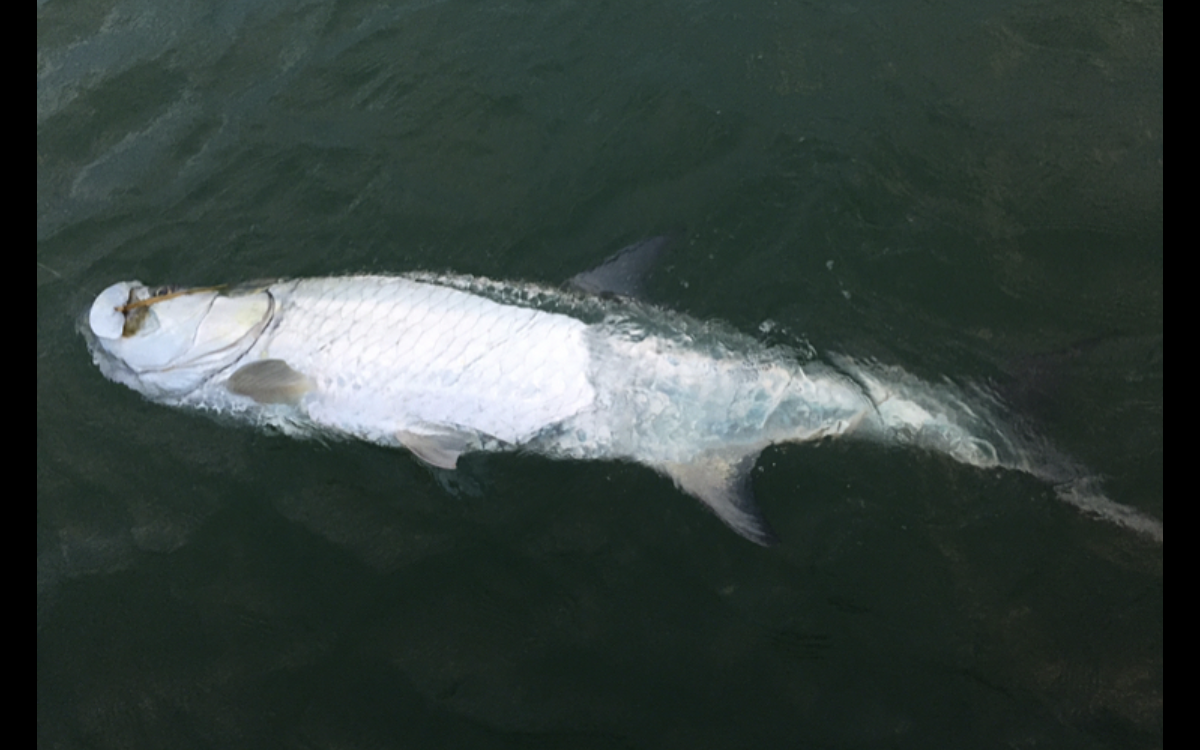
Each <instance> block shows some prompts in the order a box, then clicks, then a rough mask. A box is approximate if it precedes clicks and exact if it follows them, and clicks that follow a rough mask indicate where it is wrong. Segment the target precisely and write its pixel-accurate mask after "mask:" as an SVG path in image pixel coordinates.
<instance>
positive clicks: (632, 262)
mask: <svg viewBox="0 0 1200 750" xmlns="http://www.w3.org/2000/svg"><path fill="white" fill-rule="evenodd" d="M672 239H673V238H672V237H671V236H668V235H664V236H661V237H651V238H650V239H646V240H641V241H639V242H635V243H633V244H632V245H629V246H628V247H624V248H622V249H620V250H618V251H617V252H616V253H615V254H613V255H611V256H609V258H608V260H606V261H604V262H603V263H601V264H600V265H599V266H597V267H596V268H593V269H591V270H590V271H584V272H583V273H580V274H576V275H575V276H572V277H571V279H570V281H569V282H567V283H568V284H569V285H570V286H572V287H574V288H576V289H578V290H580V291H583V292H587V293H589V294H600V295H605V294H612V295H618V296H621V297H635V298H637V297H641V295H642V290H643V287H644V285H645V281H646V279H647V278H648V277H649V276H650V273H651V272H652V271H653V270H654V267H655V266H656V265H657V264H658V262H659V260H660V259H661V258H662V255H663V253H664V252H665V251H666V249H667V248H668V247H669V246H670V244H671V242H672Z"/></svg>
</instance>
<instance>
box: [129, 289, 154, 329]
mask: <svg viewBox="0 0 1200 750" xmlns="http://www.w3.org/2000/svg"><path fill="white" fill-rule="evenodd" d="M139 291H141V292H143V294H139V293H138V292H139ZM146 291H151V294H148V295H147V294H144V292H146ZM159 294H160V292H159V291H158V290H157V289H155V290H145V289H143V290H138V289H130V290H129V300H128V301H127V302H126V303H125V304H126V307H125V324H124V325H123V326H122V327H121V337H122V338H129V337H130V336H133V335H135V334H137V332H138V331H140V330H141V329H142V326H143V324H145V322H146V318H147V317H148V316H149V315H150V306H149V305H139V306H136V307H134V306H133V304H134V303H135V302H140V301H141V300H143V299H148V298H151V297H157V296H158V295H159Z"/></svg>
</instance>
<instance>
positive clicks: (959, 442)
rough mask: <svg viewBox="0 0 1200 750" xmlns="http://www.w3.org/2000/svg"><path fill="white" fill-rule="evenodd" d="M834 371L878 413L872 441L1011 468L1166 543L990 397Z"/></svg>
mask: <svg viewBox="0 0 1200 750" xmlns="http://www.w3.org/2000/svg"><path fill="white" fill-rule="evenodd" d="M835 364H837V366H838V367H839V368H841V369H842V370H843V371H844V372H845V373H846V374H847V375H849V376H850V377H852V378H854V379H855V380H856V381H857V382H858V383H859V385H860V386H861V387H862V388H863V391H864V392H865V393H866V395H867V397H868V398H870V400H871V401H872V403H873V404H874V406H875V414H874V418H873V419H869V420H864V425H863V427H862V428H860V429H864V430H866V432H867V435H868V436H870V437H874V438H877V439H881V440H885V441H888V442H898V443H902V444H909V445H915V446H918V447H921V448H925V449H927V450H931V451H934V452H937V453H944V454H946V455H947V456H950V457H951V458H953V459H954V460H956V461H959V462H961V463H964V464H968V465H970V466H976V467H979V468H983V469H986V468H996V467H998V468H1007V469H1015V470H1017V471H1021V472H1024V473H1026V474H1030V475H1032V476H1035V477H1037V478H1038V479H1041V480H1043V481H1045V482H1048V483H1049V484H1051V485H1053V486H1054V490H1055V493H1056V494H1057V495H1058V497H1059V498H1060V499H1061V500H1063V501H1065V502H1067V503H1069V504H1071V505H1073V506H1075V507H1076V508H1078V509H1080V510H1081V511H1083V512H1085V513H1087V514H1088V515H1092V516H1095V517H1097V518H1101V519H1104V520H1106V521H1109V522H1110V523H1115V524H1117V525H1119V526H1124V527H1126V528H1128V529H1132V530H1133V531H1136V532H1138V533H1140V534H1144V535H1146V536H1148V537H1150V538H1151V539H1153V540H1155V541H1157V542H1162V540H1163V525H1162V521H1159V520H1157V519H1155V518H1151V517H1150V516H1147V515H1145V514H1143V513H1141V512H1139V511H1137V510H1135V509H1134V508H1131V507H1129V506H1127V505H1122V504H1121V503H1118V502H1115V501H1113V500H1111V499H1109V498H1108V497H1106V496H1105V495H1104V494H1103V492H1102V491H1101V490H1100V479H1099V478H1098V477H1097V476H1095V475H1094V474H1091V473H1089V472H1088V471H1087V470H1086V469H1085V468H1084V467H1083V466H1081V465H1080V464H1078V463H1077V462H1075V461H1073V460H1072V459H1070V458H1069V457H1067V456H1065V455H1063V454H1062V453H1061V452H1059V451H1058V450H1056V449H1055V448H1054V447H1053V446H1051V445H1050V444H1049V443H1048V441H1046V440H1045V439H1044V438H1041V437H1039V436H1037V435H1036V434H1035V433H1034V432H1033V431H1032V430H1029V429H1027V428H1025V427H1023V426H1022V425H1021V424H1020V423H1019V421H1018V420H1016V419H1012V418H1004V417H1002V415H1003V414H1005V412H1006V411H1007V409H1005V407H1004V405H1003V403H1002V402H1001V401H1000V399H999V398H998V397H997V396H996V395H995V394H994V393H992V392H990V391H989V390H987V389H985V388H982V387H979V386H975V387H972V388H970V389H967V388H963V387H962V386H959V385H957V384H955V383H952V382H950V381H945V382H943V383H941V384H937V385H935V384H932V383H927V382H925V381H922V380H920V379H919V378H917V377H915V376H913V375H911V374H909V373H908V372H905V371H904V370H902V369H900V368H899V367H892V366H885V365H881V364H879V363H877V362H864V361H859V360H854V359H850V358H848V357H838V358H836V359H835Z"/></svg>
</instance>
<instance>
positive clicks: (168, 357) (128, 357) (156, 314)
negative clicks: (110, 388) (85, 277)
mask: <svg viewBox="0 0 1200 750" xmlns="http://www.w3.org/2000/svg"><path fill="white" fill-rule="evenodd" d="M274 309H275V304H274V299H273V298H272V296H271V294H270V292H269V291H267V290H266V289H265V288H262V287H257V288H250V289H238V290H228V289H224V288H220V287H207V288H200V289H184V290H179V289H171V288H165V289H164V288H152V287H147V286H146V285H145V284H142V283H141V282H140V281H122V282H119V283H116V284H113V285H112V286H110V287H108V288H107V289H105V290H104V291H103V292H100V294H99V296H97V297H96V301H95V302H93V303H92V307H91V309H90V310H89V311H88V314H87V318H86V320H84V321H81V325H80V328H81V329H82V332H83V334H84V337H85V338H86V339H87V340H88V346H89V347H90V348H91V351H92V358H93V359H94V360H95V362H96V364H97V365H98V366H99V367H100V369H101V371H102V372H103V373H104V375H105V376H106V377H108V378H109V379H110V380H114V381H116V382H119V383H122V384H124V385H127V386H129V387H130V388H132V389H134V390H136V391H139V392H141V393H143V394H145V395H146V396H149V397H151V398H155V399H159V400H166V399H172V398H179V397H182V396H184V395H186V394H187V393H190V392H191V391H193V390H195V389H196V388H198V387H199V386H201V385H202V384H204V383H205V382H207V381H208V380H209V379H210V378H212V377H213V376H214V375H216V374H217V373H219V372H220V371H222V370H224V369H225V368H227V367H228V366H229V365H231V364H233V363H234V362H236V361H237V360H238V359H240V358H241V357H242V356H243V355H244V354H245V353H246V352H247V351H248V350H249V349H250V347H252V346H253V345H254V343H255V342H256V341H257V340H258V337H259V335H261V333H262V331H263V330H264V329H265V328H266V326H267V324H268V323H269V322H270V320H271V318H272V317H273V315H274Z"/></svg>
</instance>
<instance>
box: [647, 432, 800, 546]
mask: <svg viewBox="0 0 1200 750" xmlns="http://www.w3.org/2000/svg"><path fill="white" fill-rule="evenodd" d="M757 457H758V451H754V452H753V453H748V454H746V453H743V454H735V453H730V452H716V451H714V452H710V453H704V454H701V455H700V456H697V457H696V458H695V459H693V460H691V461H688V462H687V463H660V464H657V465H656V466H657V468H658V469H659V470H660V471H662V472H663V473H664V474H666V475H667V476H669V477H670V478H671V479H673V480H674V481H675V484H676V485H678V486H679V489H681V490H683V491H684V492H686V493H688V494H689V495H693V496H695V497H696V498H698V499H699V500H700V502H702V503H704V504H705V505H707V506H708V507H709V509H710V510H712V512H713V513H716V514H717V518H720V519H721V520H722V521H724V522H725V524H726V525H727V526H729V528H731V529H733V530H734V531H736V532H737V533H738V534H740V535H741V536H743V537H745V538H746V539H749V540H750V541H752V542H754V543H755V544H761V545H762V546H764V547H770V546H772V545H774V544H776V543H778V541H779V537H777V536H776V535H775V532H774V531H772V530H771V527H770V525H769V524H768V523H767V521H766V519H764V518H763V516H762V513H761V512H760V511H759V510H758V506H757V505H756V504H755V502H754V493H753V491H752V490H751V488H750V471H751V469H753V468H754V461H755V459H756V458H757Z"/></svg>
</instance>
